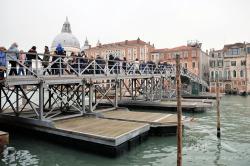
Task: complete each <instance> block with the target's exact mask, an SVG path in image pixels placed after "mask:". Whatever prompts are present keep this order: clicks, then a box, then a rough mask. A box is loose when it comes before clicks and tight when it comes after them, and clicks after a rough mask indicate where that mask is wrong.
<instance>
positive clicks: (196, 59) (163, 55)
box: [151, 42, 209, 81]
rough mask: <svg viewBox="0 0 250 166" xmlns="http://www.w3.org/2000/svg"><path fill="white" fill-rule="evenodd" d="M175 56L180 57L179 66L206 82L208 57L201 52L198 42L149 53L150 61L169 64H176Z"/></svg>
mask: <svg viewBox="0 0 250 166" xmlns="http://www.w3.org/2000/svg"><path fill="white" fill-rule="evenodd" d="M176 54H179V55H180V63H181V66H182V67H184V68H186V69H188V70H189V71H191V72H192V73H194V74H196V75H198V76H200V78H201V79H203V80H205V81H208V78H209V77H208V76H209V67H208V62H209V56H208V54H207V53H206V52H204V51H202V49H201V44H200V43H198V42H192V43H188V44H187V46H179V47H175V48H170V49H169V48H165V49H156V50H154V51H152V52H151V59H153V60H155V61H156V62H157V61H161V62H167V63H169V64H175V63H176Z"/></svg>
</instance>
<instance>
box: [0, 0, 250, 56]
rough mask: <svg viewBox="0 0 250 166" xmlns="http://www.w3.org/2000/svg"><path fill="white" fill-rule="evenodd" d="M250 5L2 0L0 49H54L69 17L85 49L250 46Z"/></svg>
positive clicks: (217, 0)
mask: <svg viewBox="0 0 250 166" xmlns="http://www.w3.org/2000/svg"><path fill="white" fill-rule="evenodd" d="M249 7H250V1H249V0H68V1H66V0H0V20H1V24H0V46H5V47H9V46H10V44H11V43H13V42H14V41H16V42H18V44H19V48H20V49H24V50H25V51H27V50H28V49H29V48H30V47H31V46H32V45H36V46H37V47H38V51H39V52H41V51H43V47H44V45H48V46H49V47H50V46H51V43H52V40H53V38H54V37H55V36H56V35H57V34H58V33H60V31H61V28H62V24H63V22H64V21H65V18H66V16H68V18H69V21H70V23H71V28H72V32H73V34H74V35H75V36H76V37H77V38H78V39H79V41H80V43H81V45H82V44H83V42H84V40H85V37H86V36H87V37H88V39H89V41H90V43H91V44H92V45H96V42H97V40H98V39H99V40H100V41H101V42H102V43H110V42H115V41H123V40H126V39H128V40H133V39H136V38H137V37H140V38H141V39H142V40H144V41H150V42H151V43H154V44H155V46H156V48H171V47H175V46H179V45H185V44H186V41H187V40H194V39H195V40H196V39H197V40H199V41H200V42H202V43H203V48H204V50H205V49H209V48H216V49H220V48H222V46H223V44H225V43H234V42H244V41H247V42H250V23H249V18H250V11H249Z"/></svg>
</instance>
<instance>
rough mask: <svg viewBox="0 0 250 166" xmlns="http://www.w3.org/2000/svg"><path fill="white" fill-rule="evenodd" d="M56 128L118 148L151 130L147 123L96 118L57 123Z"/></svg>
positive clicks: (82, 118)
mask: <svg viewBox="0 0 250 166" xmlns="http://www.w3.org/2000/svg"><path fill="white" fill-rule="evenodd" d="M55 128H56V129H59V130H61V131H63V132H65V133H69V134H70V136H72V135H78V136H80V137H81V138H82V139H83V140H86V141H91V142H92V141H93V142H95V143H102V144H106V145H111V146H118V145H120V144H122V143H124V142H126V141H128V140H130V139H132V138H134V137H136V136H139V135H140V134H142V133H144V132H147V131H148V130H149V125H148V124H146V123H136V122H126V121H118V120H109V119H101V118H95V117H78V118H72V119H67V120H60V121H56V122H55Z"/></svg>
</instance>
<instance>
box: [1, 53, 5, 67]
mask: <svg viewBox="0 0 250 166" xmlns="http://www.w3.org/2000/svg"><path fill="white" fill-rule="evenodd" d="M0 66H6V54H5V53H4V52H1V51H0Z"/></svg>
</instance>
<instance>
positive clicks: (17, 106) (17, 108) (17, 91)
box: [0, 85, 19, 115]
mask: <svg viewBox="0 0 250 166" xmlns="http://www.w3.org/2000/svg"><path fill="white" fill-rule="evenodd" d="M15 88H16V114H17V115H18V113H19V100H18V97H19V96H18V95H19V90H18V85H16V86H15ZM0 100H1V99H0Z"/></svg>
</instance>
